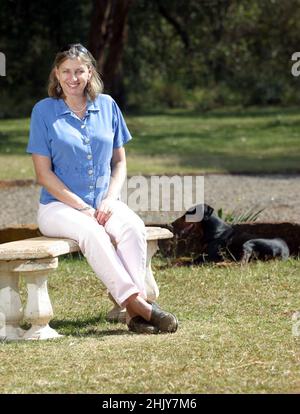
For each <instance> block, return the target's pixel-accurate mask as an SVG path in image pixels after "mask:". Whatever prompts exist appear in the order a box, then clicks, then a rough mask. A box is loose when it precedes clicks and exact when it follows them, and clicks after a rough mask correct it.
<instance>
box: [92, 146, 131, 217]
mask: <svg viewBox="0 0 300 414" xmlns="http://www.w3.org/2000/svg"><path fill="white" fill-rule="evenodd" d="M126 174H127V168H126V154H125V149H124V147H120V148H115V149H114V150H113V156H112V172H111V178H110V182H109V187H108V191H107V194H106V196H105V198H104V199H103V200H102V201H101V203H100V205H99V206H98V209H97V211H96V218H97V221H98V223H99V224H102V225H104V224H105V223H106V221H107V220H108V219H109V217H110V216H111V205H112V202H113V201H115V200H117V199H118V197H119V195H120V193H121V189H122V186H123V184H124V181H125V179H126Z"/></svg>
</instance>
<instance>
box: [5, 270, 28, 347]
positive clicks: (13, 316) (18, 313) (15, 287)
mask: <svg viewBox="0 0 300 414" xmlns="http://www.w3.org/2000/svg"><path fill="white" fill-rule="evenodd" d="M22 319H23V310H22V304H21V299H20V294H19V273H18V272H10V271H7V270H6V271H2V270H0V339H1V340H13V341H16V340H20V339H23V333H24V330H23V329H21V328H20V326H19V324H20V322H21V321H22Z"/></svg>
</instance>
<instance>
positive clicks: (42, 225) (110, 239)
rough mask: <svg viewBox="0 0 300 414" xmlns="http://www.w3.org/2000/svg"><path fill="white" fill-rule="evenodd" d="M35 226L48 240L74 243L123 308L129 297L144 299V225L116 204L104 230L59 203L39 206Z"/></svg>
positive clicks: (125, 207) (145, 242)
mask: <svg viewBox="0 0 300 414" xmlns="http://www.w3.org/2000/svg"><path fill="white" fill-rule="evenodd" d="M37 221H38V226H39V229H40V231H41V233H42V234H43V235H44V236H48V237H65V238H68V239H73V240H75V241H76V242H77V243H78V244H79V247H80V250H81V252H82V254H83V255H84V256H85V258H86V259H87V262H88V263H89V264H90V266H91V267H92V269H93V270H94V272H95V273H96V275H97V276H98V277H99V279H100V280H101V281H102V282H103V283H104V285H105V286H106V287H107V289H108V290H109V292H110V293H111V295H112V296H113V298H114V299H115V301H116V302H117V303H118V304H119V305H120V306H122V304H124V302H125V301H126V299H128V298H129V297H130V296H131V295H133V294H136V293H139V294H141V296H142V297H144V298H146V289H145V276H146V255H147V241H146V229H145V225H144V222H143V221H142V220H141V219H140V217H139V216H138V215H137V214H136V213H135V212H134V211H132V210H131V209H130V208H129V207H128V206H127V205H126V204H125V203H123V202H122V201H119V200H118V201H116V202H115V204H114V206H113V209H112V215H111V217H110V218H109V220H108V221H107V222H106V224H105V225H104V226H102V225H100V224H99V223H98V222H97V220H96V219H95V218H92V217H89V216H87V215H85V214H84V213H81V212H80V211H78V210H75V209H74V208H72V207H70V206H68V205H66V204H64V203H62V202H60V201H54V202H51V203H49V204H41V203H40V204H39V209H38V216H37Z"/></svg>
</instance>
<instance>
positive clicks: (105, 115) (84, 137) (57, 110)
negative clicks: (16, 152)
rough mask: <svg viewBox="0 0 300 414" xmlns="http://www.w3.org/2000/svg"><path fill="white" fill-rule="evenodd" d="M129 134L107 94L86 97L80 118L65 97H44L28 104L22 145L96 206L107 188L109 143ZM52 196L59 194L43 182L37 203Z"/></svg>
mask: <svg viewBox="0 0 300 414" xmlns="http://www.w3.org/2000/svg"><path fill="white" fill-rule="evenodd" d="M130 139H131V135H130V132H129V131H128V128H127V126H126V123H125V120H124V118H123V116H122V113H121V111H120V109H119V107H118V105H117V104H116V102H115V101H114V100H113V99H112V98H111V97H110V96H109V95H105V94H101V95H99V96H98V97H97V98H96V99H95V101H93V102H91V101H88V104H87V110H86V114H85V116H84V118H83V119H80V118H78V117H77V116H76V115H75V114H74V113H73V112H72V111H71V110H70V108H69V107H68V106H67V105H66V104H65V102H64V100H62V99H55V98H46V99H43V100H41V101H39V102H38V103H37V104H36V105H35V106H34V108H33V110H32V114H31V122H30V137H29V142H28V146H27V149H26V151H27V152H28V153H31V154H39V155H44V156H46V157H49V158H50V159H51V162H52V171H53V172H54V173H55V174H56V175H57V177H58V178H59V179H60V180H61V181H62V182H63V183H64V184H65V185H66V186H67V187H68V188H69V189H70V190H71V191H72V192H73V193H75V194H77V195H78V196H79V197H80V198H82V200H84V201H85V202H86V203H87V204H89V205H91V206H92V207H94V208H97V207H98V206H99V204H100V202H101V200H102V199H103V197H104V196H105V194H106V193H107V190H108V186H109V180H110V176H111V158H112V155H113V149H114V148H119V147H122V146H123V145H124V144H126V142H128V141H129V140H130ZM51 201H58V200H57V199H56V198H55V197H54V196H53V195H52V194H50V193H49V192H48V191H47V190H46V189H45V188H44V187H42V189H41V194H40V203H42V204H48V203H50V202H51Z"/></svg>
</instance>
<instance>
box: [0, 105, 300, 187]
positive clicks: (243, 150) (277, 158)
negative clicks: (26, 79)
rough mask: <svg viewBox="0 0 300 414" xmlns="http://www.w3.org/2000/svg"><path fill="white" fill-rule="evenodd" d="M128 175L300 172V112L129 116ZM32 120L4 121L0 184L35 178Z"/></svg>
mask: <svg viewBox="0 0 300 414" xmlns="http://www.w3.org/2000/svg"><path fill="white" fill-rule="evenodd" d="M126 120H127V123H128V126H129V129H130V131H131V132H132V135H133V137H134V139H133V140H132V141H131V142H130V143H129V144H128V145H127V146H126V149H127V154H128V173H129V175H132V174H133V175H135V174H188V173H203V172H230V173H232V172H253V173H285V172H286V173H288V172H290V173H292V172H299V171H300V167H299V159H300V128H299V126H300V111H299V110H298V109H295V108H294V109H293V108H290V109H280V108H279V109H278V108H265V109H247V110H243V111H233V110H232V111H225V110H224V111H212V112H208V113H191V112H188V111H183V110H182V111H180V110H172V111H168V112H165V113H162V114H153V115H128V116H126ZM28 131H29V119H15V120H1V121H0V179H26V178H34V171H33V167H32V162H31V157H30V156H29V155H26V154H25V148H26V144H27V140H28Z"/></svg>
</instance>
